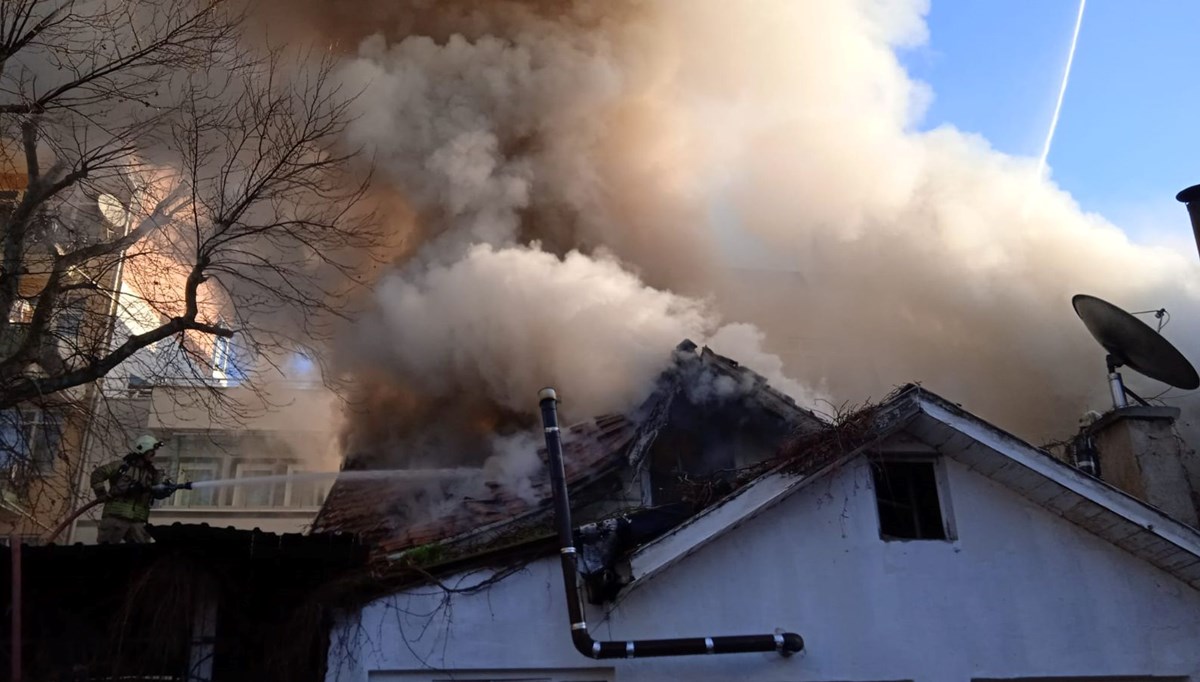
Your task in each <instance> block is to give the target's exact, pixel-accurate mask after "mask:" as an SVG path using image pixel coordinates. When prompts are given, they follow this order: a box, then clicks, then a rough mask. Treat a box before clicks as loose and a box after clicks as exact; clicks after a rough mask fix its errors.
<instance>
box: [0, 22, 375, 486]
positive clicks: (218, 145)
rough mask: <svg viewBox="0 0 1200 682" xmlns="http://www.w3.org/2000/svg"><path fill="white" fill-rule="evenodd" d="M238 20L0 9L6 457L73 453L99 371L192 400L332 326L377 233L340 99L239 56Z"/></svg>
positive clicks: (293, 69) (276, 57) (313, 73)
mask: <svg viewBox="0 0 1200 682" xmlns="http://www.w3.org/2000/svg"><path fill="white" fill-rule="evenodd" d="M242 26H243V16H242V15H241V14H240V12H239V9H238V7H237V6H235V5H234V3H233V2H231V1H229V0H196V1H194V2H179V1H178V0H4V1H3V2H0V231H2V246H0V249H2V250H0V311H3V313H4V314H3V315H0V453H5V452H6V453H7V459H8V460H9V461H10V463H11V462H14V461H19V460H21V459H22V458H28V457H30V456H31V454H30V453H31V450H32V449H35V448H34V447H33V446H34V445H35V444H38V443H41V445H42V446H44V447H45V449H49V450H58V451H67V450H70V449H72V448H74V449H76V450H78V449H79V448H80V447H81V442H82V438H83V435H82V434H83V428H81V427H80V426H79V424H81V423H84V422H86V420H87V418H88V417H89V416H96V415H98V414H99V413H101V412H104V411H105V410H100V409H97V400H99V399H101V398H102V397H103V395H104V394H103V392H102V391H100V390H99V388H98V387H97V381H98V380H100V379H101V378H103V377H105V376H107V375H110V373H113V372H114V370H115V369H117V368H118V367H126V368H128V367H131V366H132V367H136V369H133V370H129V371H128V372H126V373H127V374H129V375H131V376H130V380H131V381H133V380H142V381H153V380H154V376H155V374H156V373H164V374H174V375H176V376H178V375H179V374H181V373H183V374H189V373H190V374H191V376H192V377H193V378H194V379H195V382H194V383H195V386H196V387H197V388H198V389H201V390H203V389H204V388H206V387H211V386H212V385H213V381H212V379H213V376H214V370H218V371H221V372H225V373H226V374H228V373H230V372H232V373H236V374H238V375H250V374H253V373H254V372H255V371H256V369H258V368H260V367H261V366H262V365H263V363H268V364H269V363H270V361H271V358H274V357H278V356H279V354H280V353H281V352H283V351H285V350H287V349H294V348H296V347H297V346H298V345H303V344H304V342H305V340H306V339H314V338H317V337H320V336H321V335H323V334H324V333H325V332H327V331H328V328H327V325H328V322H329V321H330V320H331V319H335V318H336V317H337V316H338V314H339V310H340V308H339V304H338V301H339V299H340V295H341V294H343V293H345V291H346V290H347V287H348V286H350V285H352V284H353V283H354V281H355V275H354V272H355V263H354V262H353V260H352V258H356V257H360V256H361V254H362V253H364V252H369V251H370V249H371V247H372V246H373V245H374V244H375V243H376V241H377V239H378V234H376V233H375V232H374V231H373V229H372V225H373V224H374V223H373V221H372V220H371V218H372V216H370V215H368V214H365V213H364V212H362V211H360V210H358V208H357V207H358V204H359V199H360V198H361V197H362V196H363V193H364V191H365V187H366V184H365V183H366V177H365V174H364V173H363V172H362V170H361V169H360V168H357V167H356V166H355V164H354V163H353V161H354V156H355V155H354V153H353V152H352V151H346V150H344V149H341V148H340V147H339V144H338V142H339V139H340V138H341V134H342V132H343V127H344V126H345V124H346V122H347V113H348V112H347V107H348V105H349V102H350V100H351V97H350V96H349V95H350V94H352V93H344V92H341V91H340V89H339V87H338V86H337V85H336V83H334V81H333V80H332V79H331V68H332V66H331V63H330V62H328V61H325V60H322V59H319V58H317V59H312V58H310V57H311V55H298V54H295V53H290V56H285V54H284V53H282V52H271V51H266V50H257V51H249V50H246V49H245V48H244V47H243V45H244V42H243V41H242V37H241V36H240V35H239V30H240V29H241V27H242ZM117 318H120V319H122V320H124V321H125V323H124V324H117V323H115V320H116V319H117ZM234 348H236V349H239V350H238V351H237V352H234V350H233V349H234ZM233 356H236V359H234V360H231V357H233ZM222 357H224V360H222V359H221V358H222ZM248 358H249V359H248ZM214 363H217V364H218V365H222V366H220V367H214ZM132 375H136V376H132ZM212 395H213V397H214V399H216V400H220V399H221V394H220V393H219V392H214V393H213V394H212ZM30 414H36V415H37V416H36V417H34V418H31V417H30V416H29V415H30ZM48 415H49V416H48ZM51 429H53V430H55V431H56V432H57V433H55V434H51V433H49V430H51ZM72 439H73V441H74V442H73V444H68V443H66V441H72ZM43 441H44V442H43ZM50 441H54V442H53V443H51V442H50Z"/></svg>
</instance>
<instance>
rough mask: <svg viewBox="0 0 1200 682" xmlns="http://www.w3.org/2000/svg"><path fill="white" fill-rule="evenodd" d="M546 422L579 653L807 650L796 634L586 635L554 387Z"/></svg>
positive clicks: (545, 397)
mask: <svg viewBox="0 0 1200 682" xmlns="http://www.w3.org/2000/svg"><path fill="white" fill-rule="evenodd" d="M538 401H539V405H540V406H541V410H542V426H543V427H544V430H545V433H546V453H547V455H548V459H549V462H548V465H549V467H550V487H551V489H552V490H553V493H554V524H555V528H556V530H557V532H558V544H559V554H560V555H561V558H562V572H563V586H564V587H565V588H566V592H567V613H568V615H569V616H570V622H571V641H572V642H573V643H574V644H575V648H576V649H577V650H578V651H579V653H581V654H583V655H584V656H588V657H591V658H597V659H599V658H648V657H652V656H692V655H698V654H743V653H755V652H771V651H777V652H779V653H780V654H781V655H783V656H790V655H792V654H794V653H796V652H799V651H802V650H803V649H804V639H803V638H802V637H800V635H797V634H795V633H793V632H785V633H782V634H773V635H734V636H724V637H681V638H677V639H642V640H630V641H624V642H618V641H608V642H602V641H598V640H595V639H592V636H591V635H590V634H588V629H587V621H586V620H585V619H584V615H583V601H582V599H581V598H580V596H579V584H578V577H577V576H578V570H577V568H576V565H575V562H576V557H577V553H576V551H575V540H574V536H573V533H572V529H571V502H570V499H569V498H568V497H567V477H566V472H565V471H564V469H563V451H562V434H561V433H560V432H559V428H558V395H557V394H556V393H555V392H554V389H552V388H544V389H542V390H541V392H539V393H538Z"/></svg>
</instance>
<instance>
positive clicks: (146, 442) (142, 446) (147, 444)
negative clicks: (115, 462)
mask: <svg viewBox="0 0 1200 682" xmlns="http://www.w3.org/2000/svg"><path fill="white" fill-rule="evenodd" d="M160 445H162V441H161V440H159V439H157V438H155V437H154V436H151V435H145V436H140V437H139V438H138V439H137V440H136V441H134V442H133V451H134V452H136V453H138V454H140V455H144V454H146V453H147V452H150V451H152V450H154V449H155V448H157V447H158V446H160Z"/></svg>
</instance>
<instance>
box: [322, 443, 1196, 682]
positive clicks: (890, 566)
mask: <svg viewBox="0 0 1200 682" xmlns="http://www.w3.org/2000/svg"><path fill="white" fill-rule="evenodd" d="M945 465H946V467H947V474H948V480H949V489H950V494H951V496H952V500H951V502H952V505H953V510H954V515H955V520H956V525H957V529H958V538H959V539H958V540H957V541H955V542H952V543H947V542H906V543H904V542H901V543H885V542H883V541H881V540H880V539H879V537H878V526H877V520H876V513H875V509H874V498H873V496H872V493H871V491H870V476H869V472H868V470H867V468H866V466H865V465H864V464H858V465H851V466H848V467H846V468H845V469H843V470H842V471H841V472H839V473H838V474H835V475H833V476H831V477H829V478H828V479H827V480H823V481H818V482H815V483H814V484H812V485H810V486H809V487H808V488H806V489H804V490H802V491H800V492H799V493H797V494H796V495H794V496H793V497H791V498H790V499H788V500H786V501H785V502H783V503H782V504H780V505H779V506H777V507H775V508H773V509H771V510H770V511H768V512H766V513H764V514H763V515H762V516H760V517H758V518H756V519H753V520H751V521H750V522H748V523H747V524H745V525H744V526H743V527H742V528H740V529H737V530H735V531H733V532H731V533H729V534H728V535H726V536H724V537H722V538H720V539H718V540H716V541H715V542H713V543H712V544H710V545H708V546H707V547H705V548H703V549H702V550H700V551H699V552H697V553H696V554H695V555H694V556H692V557H690V558H689V559H687V560H685V561H683V562H681V563H679V564H677V565H676V566H674V567H672V568H669V569H667V570H666V571H664V572H663V573H661V574H660V575H658V576H656V577H654V578H652V579H650V580H649V581H647V582H646V583H645V584H643V585H641V586H640V587H639V588H637V589H636V590H633V591H632V592H630V593H628V594H626V595H625V596H624V598H623V600H622V602H621V603H620V604H619V605H618V606H617V607H616V608H615V609H614V610H613V611H612V612H611V614H609V617H608V618H607V620H606V621H605V622H603V623H602V624H597V621H599V620H600V619H601V618H602V615H603V614H592V615H590V616H589V622H590V623H592V624H593V634H594V635H596V636H598V637H601V638H613V639H632V638H642V637H670V636H705V635H717V634H756V633H763V632H767V633H769V632H772V631H774V629H775V628H783V629H786V630H791V631H795V632H799V633H800V634H801V635H803V636H804V638H805V641H806V644H807V651H806V652H805V654H803V655H802V656H798V657H793V658H791V659H783V658H781V657H779V656H777V655H774V654H748V655H734V656H717V657H689V658H676V659H657V660H654V659H650V660H636V661H624V660H622V661H613V662H611V663H612V665H613V666H614V668H615V669H616V679H617V680H619V681H625V680H663V679H689V680H730V679H745V680H843V681H853V680H861V681H866V680H900V679H910V680H958V681H965V680H969V679H971V678H973V677H993V678H996V677H999V678H1005V677H1027V676H1039V677H1041V676H1047V677H1048V676H1081V677H1082V676H1113V675H1139V676H1140V675H1161V676H1193V679H1200V593H1198V592H1197V591H1196V590H1194V589H1192V588H1190V587H1188V586H1186V585H1184V584H1183V583H1181V582H1179V581H1178V580H1176V579H1175V578H1173V577H1171V576H1169V575H1167V574H1166V573H1163V572H1162V571H1160V570H1158V569H1156V568H1154V567H1152V566H1150V565H1149V564H1146V563H1145V562H1143V561H1141V560H1140V559H1137V558H1136V557H1134V556H1132V555H1130V554H1128V553H1126V552H1125V551H1123V550H1121V549H1118V548H1116V547H1114V546H1112V545H1110V544H1109V543H1107V542H1105V541H1103V540H1101V539H1099V538H1097V537H1095V536H1093V535H1091V534H1090V533H1088V532H1086V531H1084V530H1081V529H1079V528H1078V527H1076V526H1074V525H1073V524H1071V523H1070V522H1068V521H1065V520H1063V519H1061V518H1059V517H1057V516H1054V515H1052V514H1050V513H1049V512H1046V511H1045V510H1043V509H1042V508H1040V507H1037V506H1035V505H1033V504H1031V503H1029V502H1027V501H1025V500H1024V499H1023V498H1020V497H1018V496H1016V495H1015V494H1014V493H1012V492H1011V491H1009V490H1008V489H1006V488H1003V487H1002V486H1000V485H998V484H996V483H993V482H992V481H990V480H989V479H986V478H984V477H982V476H979V475H978V474H975V473H973V472H971V471H969V470H967V469H966V468H965V467H963V466H962V465H960V464H958V463H956V462H953V461H947V462H945ZM348 652H354V655H352V656H347V653H348ZM605 663H607V662H605ZM589 664H591V665H594V664H595V662H594V661H591V660H590V659H587V658H585V657H583V656H581V655H579V654H577V653H576V652H575V650H574V649H573V648H572V646H571V643H570V640H569V637H568V629H567V615H566V607H565V605H564V598H563V594H562V583H561V577H560V574H559V569H558V562H557V559H556V558H552V559H547V560H543V561H541V562H538V563H536V564H534V565H532V566H529V567H527V568H526V569H525V570H524V571H523V572H522V573H520V574H518V575H516V576H514V577H511V578H509V579H507V580H505V581H503V582H501V583H499V584H498V585H495V586H493V587H491V588H490V589H488V590H486V591H484V592H481V593H479V594H476V595H470V596H468V595H449V596H447V595H446V594H445V593H444V592H442V591H441V590H439V589H436V588H422V589H421V590H417V591H414V592H411V593H407V594H403V595H398V596H396V597H392V598H388V599H384V600H380V601H378V602H376V603H374V604H372V605H371V606H370V607H368V608H367V609H365V610H364V611H363V612H362V614H361V619H360V620H359V621H358V622H356V623H355V624H353V625H352V626H350V625H348V626H346V627H344V628H342V629H340V630H339V631H337V632H335V641H334V643H333V646H332V651H331V656H330V679H336V680H354V681H357V682H363V681H365V680H366V679H367V677H368V674H369V673H371V672H372V671H376V672H378V671H388V670H391V671H401V670H407V671H412V670H420V669H429V668H434V669H448V670H465V669H480V668H490V669H504V668H519V669H530V668H564V667H581V668H583V667H589ZM371 678H372V680H377V679H379V677H377V676H376V675H372V676H371Z"/></svg>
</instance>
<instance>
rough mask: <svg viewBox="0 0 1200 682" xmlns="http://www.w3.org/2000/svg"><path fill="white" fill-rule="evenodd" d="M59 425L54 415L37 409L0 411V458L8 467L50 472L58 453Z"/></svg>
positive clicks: (58, 420) (59, 421)
mask: <svg viewBox="0 0 1200 682" xmlns="http://www.w3.org/2000/svg"><path fill="white" fill-rule="evenodd" d="M63 426H64V425H63V424H62V422H61V420H60V419H59V418H58V417H57V416H56V415H54V414H52V413H50V412H45V411H42V410H38V409H27V410H18V409H11V408H10V409H7V410H3V411H0V459H2V461H3V462H5V463H6V464H8V465H10V466H11V465H20V466H26V467H30V468H31V469H32V470H33V471H38V472H43V473H44V472H47V471H50V470H51V469H52V468H53V466H54V460H55V457H56V455H58V453H59V450H60V444H61V441H62V435H63Z"/></svg>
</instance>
